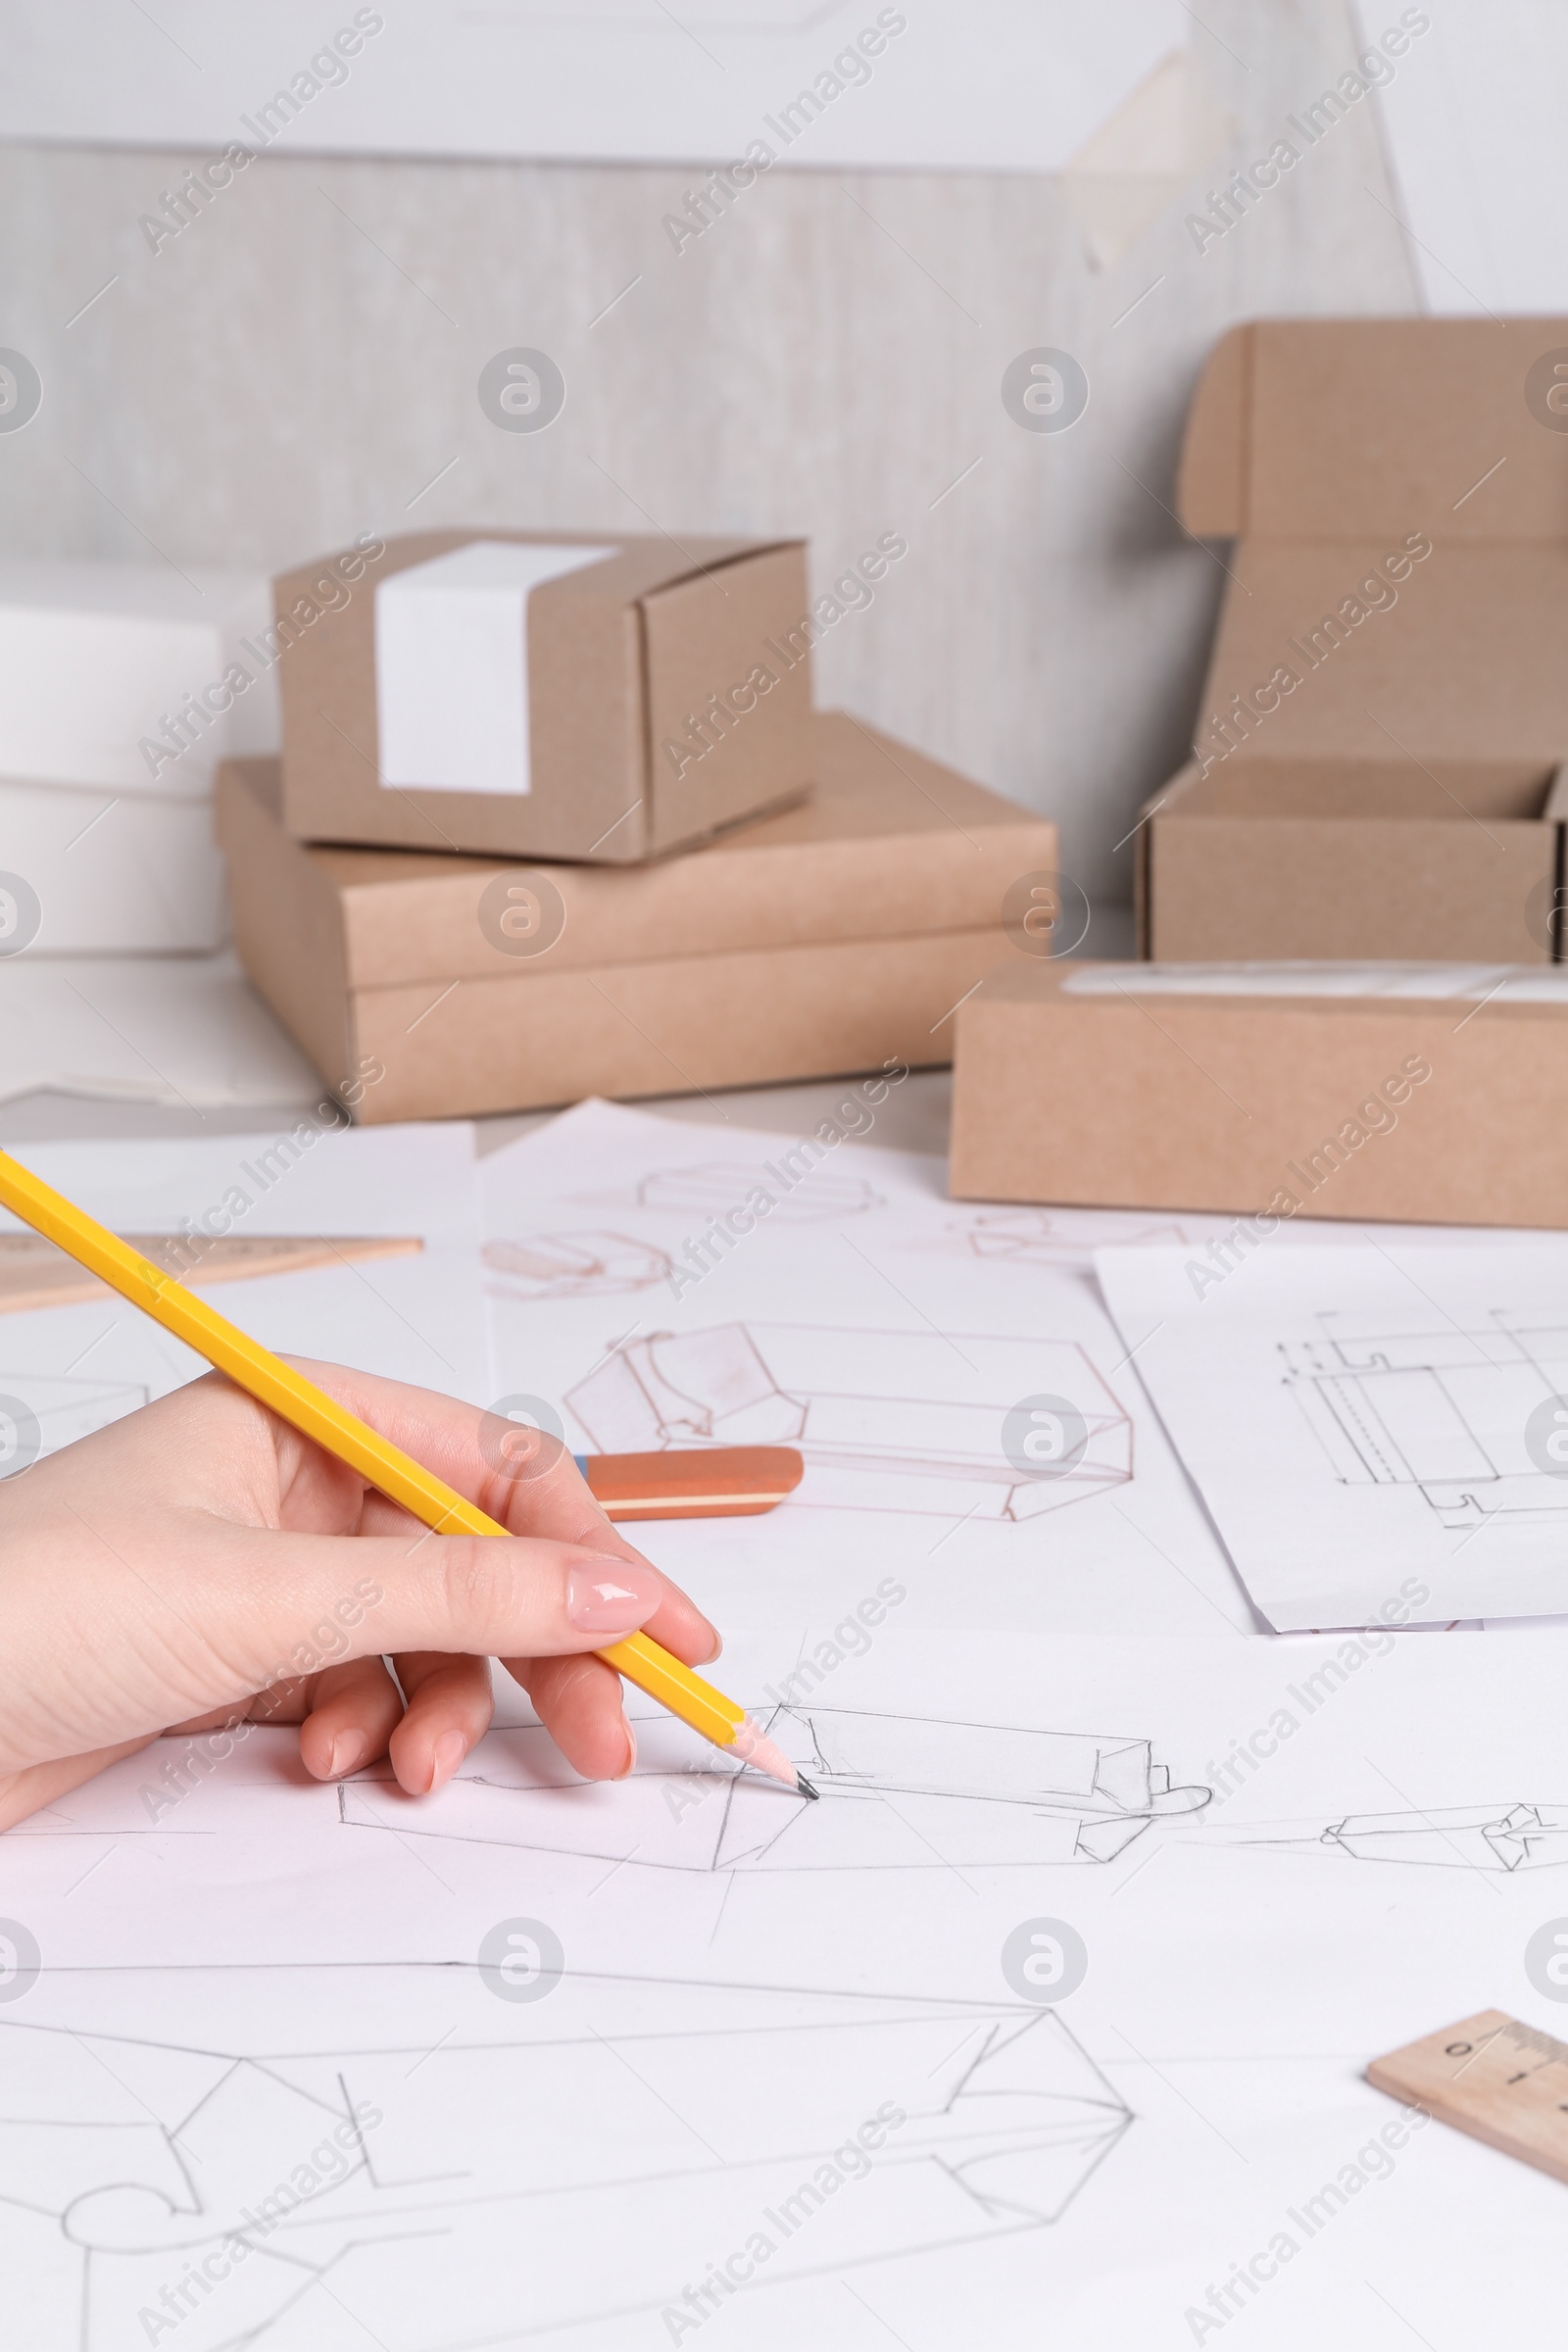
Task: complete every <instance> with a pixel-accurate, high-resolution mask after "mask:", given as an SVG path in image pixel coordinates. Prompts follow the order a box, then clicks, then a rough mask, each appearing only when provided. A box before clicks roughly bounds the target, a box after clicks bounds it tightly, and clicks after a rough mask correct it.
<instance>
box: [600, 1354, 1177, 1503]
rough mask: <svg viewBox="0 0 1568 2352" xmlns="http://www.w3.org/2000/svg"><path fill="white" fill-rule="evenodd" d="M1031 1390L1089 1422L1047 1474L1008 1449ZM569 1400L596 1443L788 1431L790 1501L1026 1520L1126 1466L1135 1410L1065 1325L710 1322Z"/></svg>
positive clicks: (624, 1449) (603, 1368)
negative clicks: (1012, 1425) (1004, 1335)
mask: <svg viewBox="0 0 1568 2352" xmlns="http://www.w3.org/2000/svg"><path fill="white" fill-rule="evenodd" d="M1040 1396H1050V1397H1064V1398H1065V1399H1067V1401H1068V1402H1069V1403H1070V1404H1071V1405H1072V1406H1073V1407H1074V1409H1075V1410H1076V1412H1077V1413H1078V1414H1079V1415H1080V1416H1081V1417H1082V1421H1083V1425H1084V1433H1085V1442H1084V1446H1083V1449H1082V1451H1081V1453H1079V1454H1078V1456H1077V1458H1076V1459H1075V1460H1074V1462H1073V1465H1072V1467H1071V1468H1070V1469H1069V1470H1066V1471H1064V1472H1063V1473H1062V1474H1061V1475H1060V1476H1056V1477H1040V1476H1029V1475H1027V1474H1026V1473H1025V1472H1024V1471H1022V1470H1020V1469H1019V1468H1018V1467H1017V1466H1016V1465H1015V1464H1014V1463H1013V1462H1012V1461H1009V1459H1008V1457H1007V1455H1006V1453H1005V1451H1004V1449H1003V1425H1004V1422H1005V1419H1006V1417H1007V1414H1008V1413H1009V1412H1010V1411H1011V1410H1012V1409H1013V1407H1014V1406H1016V1405H1017V1403H1018V1401H1019V1399H1020V1398H1023V1397H1040ZM566 1401H567V1403H568V1404H569V1405H570V1406H571V1408H572V1411H573V1412H574V1413H575V1414H576V1416H577V1418H578V1420H579V1421H580V1422H581V1423H582V1425H583V1427H584V1429H586V1431H587V1432H588V1435H589V1438H590V1439H591V1441H592V1442H593V1444H594V1445H595V1446H597V1447H598V1449H599V1450H600V1451H601V1452H603V1453H641V1452H650V1451H653V1450H655V1449H657V1448H659V1447H662V1446H767V1445H774V1446H799V1447H800V1450H801V1452H802V1453H803V1454H804V1456H805V1458H806V1479H805V1482H804V1484H803V1486H802V1487H801V1489H800V1491H799V1493H798V1494H797V1495H796V1496H795V1497H794V1498H793V1499H794V1501H795V1502H796V1503H797V1504H799V1503H806V1504H815V1505H817V1506H819V1507H820V1506H826V1507H832V1508H838V1509H847V1510H897V1511H920V1512H931V1513H935V1514H937V1515H940V1516H942V1517H952V1518H969V1517H985V1518H988V1519H1008V1520H1019V1519H1033V1518H1036V1517H1038V1516H1039V1514H1040V1513H1041V1512H1043V1511H1051V1510H1057V1509H1060V1508H1061V1507H1062V1505H1064V1504H1066V1503H1069V1502H1076V1501H1078V1500H1080V1499H1081V1498H1082V1497H1083V1496H1084V1495H1094V1494H1098V1493H1100V1492H1101V1491H1102V1490H1103V1488H1105V1487H1113V1486H1121V1485H1123V1484H1124V1483H1125V1482H1126V1481H1127V1480H1128V1479H1130V1478H1131V1476H1132V1422H1131V1420H1130V1419H1129V1417H1128V1415H1127V1414H1126V1413H1125V1412H1124V1411H1123V1410H1122V1407H1121V1405H1120V1404H1119V1403H1118V1402H1117V1400H1116V1397H1114V1395H1113V1394H1112V1392H1111V1391H1110V1389H1109V1388H1108V1387H1107V1386H1106V1384H1105V1382H1104V1381H1103V1379H1102V1378H1101V1375H1100V1374H1099V1373H1098V1372H1097V1371H1096V1370H1095V1367H1094V1365H1093V1364H1092V1363H1091V1362H1090V1360H1089V1358H1088V1356H1087V1355H1086V1354H1085V1352H1084V1350H1083V1348H1080V1347H1078V1346H1076V1345H1075V1344H1074V1343H1072V1342H1070V1341H1065V1340H1019V1339H999V1338H995V1337H986V1336H984V1335H979V1334H975V1333H971V1332H959V1333H955V1334H953V1335H951V1336H949V1335H947V1334H944V1333H941V1332H935V1331H931V1332H924V1331H858V1330H843V1329H836V1328H835V1329H828V1328H824V1327H822V1326H819V1325H809V1324H801V1323H758V1324H754V1325H748V1324H745V1323H720V1324H711V1325H709V1326H708V1327H707V1328H705V1329H701V1330H697V1331H687V1332H680V1333H675V1332H653V1333H650V1334H648V1335H647V1336H645V1337H644V1338H641V1339H637V1340H631V1341H628V1342H626V1343H625V1344H623V1345H622V1346H620V1347H617V1348H613V1350H612V1351H611V1353H610V1354H609V1355H607V1356H606V1357H605V1358H604V1360H603V1361H602V1362H601V1363H599V1364H598V1365H597V1366H596V1367H595V1369H594V1370H593V1371H592V1372H591V1373H590V1374H589V1375H588V1377H587V1379H586V1380H583V1381H579V1383H578V1384H577V1386H576V1387H575V1388H574V1389H570V1390H568V1391H567V1395H566Z"/></svg>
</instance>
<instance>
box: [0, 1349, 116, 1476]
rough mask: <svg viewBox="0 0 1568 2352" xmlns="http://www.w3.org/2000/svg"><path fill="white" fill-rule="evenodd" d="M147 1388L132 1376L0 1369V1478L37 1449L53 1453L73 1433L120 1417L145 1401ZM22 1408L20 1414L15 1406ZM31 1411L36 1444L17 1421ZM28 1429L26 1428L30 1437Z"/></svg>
mask: <svg viewBox="0 0 1568 2352" xmlns="http://www.w3.org/2000/svg"><path fill="white" fill-rule="evenodd" d="M148 1394H149V1392H148V1391H147V1390H146V1389H144V1388H140V1387H138V1386H137V1385H136V1383H135V1382H133V1381H125V1380H59V1379H51V1378H49V1377H47V1376H46V1375H44V1374H43V1373H41V1372H6V1371H0V1478H12V1477H15V1476H16V1474H17V1472H18V1471H19V1470H25V1469H26V1467H27V1465H28V1464H29V1463H30V1462H33V1461H35V1460H37V1459H38V1457H39V1456H40V1455H41V1454H47V1453H58V1452H59V1450H60V1448H61V1446H73V1445H74V1444H75V1441H76V1440H77V1438H87V1437H91V1435H92V1433H93V1431H94V1430H95V1429H107V1428H108V1427H109V1424H110V1423H111V1421H123V1419H124V1417H125V1415H126V1414H127V1413H133V1412H136V1411H137V1410H138V1409H139V1407H140V1406H142V1405H144V1404H145V1403H146V1402H147V1398H148ZM18 1405H21V1406H22V1407H23V1408H24V1410H23V1413H22V1414H20V1415H19V1413H18V1412H17V1410H16V1408H17V1406H18ZM27 1413H30V1414H31V1415H32V1418H33V1420H34V1421H35V1422H36V1423H37V1429H38V1436H37V1443H36V1444H35V1445H34V1444H32V1443H25V1442H24V1432H23V1430H22V1428H21V1427H20V1426H19V1424H20V1423H21V1422H22V1421H23V1420H24V1419H25V1415H26V1414H27ZM31 1437H32V1432H31V1431H30V1430H28V1431H26V1432H25V1438H26V1439H27V1440H30V1439H31Z"/></svg>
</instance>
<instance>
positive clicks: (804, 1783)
mask: <svg viewBox="0 0 1568 2352" xmlns="http://www.w3.org/2000/svg"><path fill="white" fill-rule="evenodd" d="M795 1786H796V1788H797V1789H799V1790H800V1792H801V1794H802V1795H803V1796H809V1797H811V1798H813V1799H814V1798H816V1797H819V1796H820V1795H821V1793H822V1791H821V1789H813V1788H812V1787H811V1784H810V1782H809V1780H808V1779H807V1777H806V1775H805V1773H804V1772H798V1773H797V1774H796V1775H795Z"/></svg>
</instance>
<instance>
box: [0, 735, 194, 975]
mask: <svg viewBox="0 0 1568 2352" xmlns="http://www.w3.org/2000/svg"><path fill="white" fill-rule="evenodd" d="M226 930H227V914H226V901H225V898H224V892H223V861H222V858H221V856H220V855H219V851H218V847H217V845H216V843H215V842H214V840H213V811H212V804H211V801H210V800H208V799H206V798H203V799H200V800H180V799H175V798H173V797H172V796H171V795H168V794H159V795H153V794H150V793H116V792H106V791H104V790H103V789H102V787H100V786H94V787H91V788H90V789H87V790H85V791H84V790H81V789H79V788H73V787H72V786H70V785H66V784H14V783H10V782H7V781H6V780H5V779H4V778H0V956H15V955H35V956H51V955H52V956H60V955H80V954H86V955H91V956H125V955H146V956H154V955H181V954H186V953H194V952H205V951H208V950H211V949H213V948H217V947H220V946H221V944H222V941H223V939H224V936H225V934H226Z"/></svg>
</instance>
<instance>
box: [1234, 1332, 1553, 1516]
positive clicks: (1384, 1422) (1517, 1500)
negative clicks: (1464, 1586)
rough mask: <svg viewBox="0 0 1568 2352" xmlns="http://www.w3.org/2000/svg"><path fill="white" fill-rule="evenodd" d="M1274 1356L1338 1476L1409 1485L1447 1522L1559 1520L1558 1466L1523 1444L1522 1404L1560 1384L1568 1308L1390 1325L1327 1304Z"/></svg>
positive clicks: (1359, 1482) (1536, 1401) (1528, 1405)
mask: <svg viewBox="0 0 1568 2352" xmlns="http://www.w3.org/2000/svg"><path fill="white" fill-rule="evenodd" d="M1280 1355H1281V1358H1282V1360H1283V1363H1284V1367H1285V1369H1284V1374H1283V1378H1284V1383H1285V1386H1286V1388H1287V1390H1288V1391H1289V1393H1290V1394H1291V1396H1292V1397H1293V1398H1294V1400H1295V1402H1296V1404H1297V1406H1298V1408H1299V1411H1300V1412H1301V1413H1302V1415H1303V1416H1304V1418H1305V1420H1306V1422H1307V1425H1308V1427H1309V1428H1310V1429H1311V1431H1312V1433H1313V1436H1314V1437H1315V1438H1316V1440H1317V1442H1318V1445H1319V1446H1320V1447H1321V1448H1322V1451H1323V1453H1324V1456H1325V1458H1326V1459H1327V1461H1328V1464H1329V1466H1330V1468H1331V1470H1332V1471H1333V1474H1334V1477H1335V1479H1336V1481H1337V1482H1338V1483H1339V1484H1341V1485H1343V1486H1357V1487H1361V1486H1379V1487H1402V1488H1406V1489H1409V1490H1413V1492H1415V1493H1416V1494H1418V1495H1421V1497H1422V1498H1423V1500H1424V1501H1425V1502H1426V1503H1428V1504H1429V1505H1430V1506H1431V1508H1432V1510H1433V1511H1434V1512H1435V1513H1436V1514H1437V1516H1438V1519H1439V1521H1440V1523H1441V1524H1442V1526H1443V1527H1445V1528H1446V1529H1452V1530H1454V1531H1456V1532H1462V1531H1471V1530H1474V1529H1475V1528H1477V1527H1480V1526H1483V1525H1485V1524H1486V1523H1487V1522H1489V1521H1497V1520H1501V1521H1503V1522H1505V1523H1506V1522H1509V1521H1513V1522H1519V1521H1526V1520H1529V1521H1535V1522H1545V1523H1547V1524H1550V1523H1553V1522H1563V1523H1568V1477H1556V1476H1553V1475H1551V1474H1550V1473H1549V1472H1546V1471H1544V1470H1543V1469H1542V1468H1541V1467H1539V1465H1538V1464H1537V1462H1535V1461H1534V1460H1532V1458H1531V1455H1530V1453H1529V1451H1528V1450H1527V1445H1526V1430H1527V1427H1528V1425H1529V1424H1530V1421H1531V1416H1532V1414H1534V1413H1536V1412H1538V1411H1539V1409H1540V1408H1541V1407H1542V1406H1543V1405H1544V1404H1545V1403H1546V1402H1547V1400H1548V1399H1550V1398H1551V1397H1555V1396H1557V1395H1559V1394H1568V1310H1565V1312H1564V1314H1563V1316H1562V1318H1561V1320H1560V1321H1558V1322H1556V1323H1550V1322H1543V1321H1541V1320H1540V1319H1539V1316H1537V1315H1532V1314H1528V1313H1525V1312H1521V1311H1518V1310H1505V1309H1495V1310H1494V1314H1493V1318H1492V1321H1491V1323H1490V1325H1489V1326H1487V1327H1485V1328H1481V1329H1473V1330H1468V1331H1467V1330H1463V1329H1460V1328H1457V1327H1456V1326H1455V1325H1454V1324H1453V1323H1452V1322H1449V1321H1446V1320H1440V1319H1439V1318H1437V1317H1435V1316H1434V1317H1432V1318H1430V1319H1428V1318H1425V1317H1417V1318H1414V1319H1413V1321H1412V1322H1410V1323H1408V1324H1407V1325H1406V1328H1404V1329H1403V1330H1400V1329H1398V1328H1397V1327H1391V1318H1389V1317H1388V1316H1387V1315H1383V1316H1367V1315H1357V1314H1350V1313H1344V1312H1340V1311H1338V1310H1334V1309H1329V1310H1326V1311H1325V1312H1324V1313H1322V1314H1321V1315H1320V1316H1319V1317H1318V1331H1317V1332H1316V1333H1315V1334H1314V1335H1313V1336H1312V1337H1311V1338H1310V1339H1307V1340H1304V1341H1301V1340H1298V1341H1290V1342H1283V1341H1282V1342H1281V1343H1280ZM1564 1427H1565V1429H1568V1420H1565V1422H1564ZM1565 1470H1568V1463H1565Z"/></svg>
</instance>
